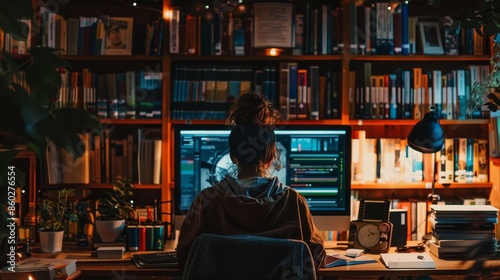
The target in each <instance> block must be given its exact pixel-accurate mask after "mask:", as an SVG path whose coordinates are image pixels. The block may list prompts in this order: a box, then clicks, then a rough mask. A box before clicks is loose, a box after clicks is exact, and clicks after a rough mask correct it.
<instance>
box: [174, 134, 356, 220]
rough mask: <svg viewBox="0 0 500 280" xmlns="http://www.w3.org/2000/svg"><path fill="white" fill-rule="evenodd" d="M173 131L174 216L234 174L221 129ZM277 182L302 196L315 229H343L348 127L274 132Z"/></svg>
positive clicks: (346, 217) (348, 161)
mask: <svg viewBox="0 0 500 280" xmlns="http://www.w3.org/2000/svg"><path fill="white" fill-rule="evenodd" d="M174 129H175V160H174V164H175V201H176V203H175V207H176V213H175V214H176V216H177V215H183V214H185V213H186V212H187V210H189V207H190V206H191V204H192V202H193V199H194V198H195V196H196V195H197V194H198V193H199V192H200V191H201V190H203V189H205V188H208V187H210V186H212V185H213V184H215V183H216V182H218V181H220V180H221V179H222V178H224V176H225V175H226V174H231V175H232V176H236V172H237V169H236V168H235V166H234V164H233V163H232V162H231V159H230V158H229V147H228V144H227V141H228V137H229V133H230V132H231V130H230V129H229V128H228V127H226V126H224V125H201V126H198V125H178V126H175V127H174ZM275 134H276V140H277V148H278V149H279V151H280V161H281V163H282V168H281V169H280V170H271V171H270V175H272V176H274V175H275V176H278V178H279V179H280V181H281V182H283V183H285V184H286V185H287V186H289V187H291V188H294V189H295V190H296V191H297V192H299V193H300V194H302V195H303V196H304V197H305V198H306V200H307V203H308V206H309V209H310V210H311V213H312V215H313V217H314V220H315V224H316V226H317V227H318V228H319V229H320V230H347V229H348V226H349V221H350V204H351V202H350V195H351V189H350V174H351V158H350V155H351V129H350V127H349V126H333V125H307V126H305V125H304V126H299V125H290V126H282V127H279V128H277V129H276V130H275Z"/></svg>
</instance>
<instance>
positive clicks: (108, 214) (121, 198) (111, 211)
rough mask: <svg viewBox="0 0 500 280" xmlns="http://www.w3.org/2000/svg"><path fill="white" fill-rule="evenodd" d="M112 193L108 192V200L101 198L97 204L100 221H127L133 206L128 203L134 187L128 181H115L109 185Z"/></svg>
mask: <svg viewBox="0 0 500 280" xmlns="http://www.w3.org/2000/svg"><path fill="white" fill-rule="evenodd" d="M111 185H112V187H113V188H112V191H111V192H108V193H107V194H108V196H109V197H108V198H101V199H99V200H98V202H97V209H98V210H99V214H100V216H99V217H98V219H100V220H121V219H128V218H129V217H130V213H131V212H132V211H133V210H134V206H133V205H132V203H131V202H130V198H131V196H132V194H133V189H134V186H133V185H132V184H131V183H130V181H129V180H126V179H125V180H123V181H120V180H117V181H114V182H112V183H111Z"/></svg>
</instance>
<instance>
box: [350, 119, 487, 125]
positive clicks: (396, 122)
mask: <svg viewBox="0 0 500 280" xmlns="http://www.w3.org/2000/svg"><path fill="white" fill-rule="evenodd" d="M418 121H419V120H387V119H384V120H365V119H359V120H349V124H350V125H352V126H353V127H355V126H363V125H370V126H373V125H388V124H390V125H415V124H416V123H417V122H418ZM489 122H490V120H489V119H470V120H440V121H439V124H441V125H484V124H488V123H489Z"/></svg>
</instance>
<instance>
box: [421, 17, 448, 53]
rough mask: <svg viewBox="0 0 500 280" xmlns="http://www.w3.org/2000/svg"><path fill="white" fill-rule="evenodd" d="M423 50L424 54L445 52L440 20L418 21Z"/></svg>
mask: <svg viewBox="0 0 500 280" xmlns="http://www.w3.org/2000/svg"><path fill="white" fill-rule="evenodd" d="M418 27H419V29H420V38H421V42H422V51H423V53H424V54H444V49H443V41H442V40H441V29H440V27H439V22H434V21H432V22H431V21H429V22H426V21H423V22H419V23H418Z"/></svg>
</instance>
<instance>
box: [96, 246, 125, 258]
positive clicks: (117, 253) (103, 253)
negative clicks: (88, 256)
mask: <svg viewBox="0 0 500 280" xmlns="http://www.w3.org/2000/svg"><path fill="white" fill-rule="evenodd" d="M123 252H125V246H120V247H108V246H104V247H99V248H97V258H98V259H121V258H123Z"/></svg>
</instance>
